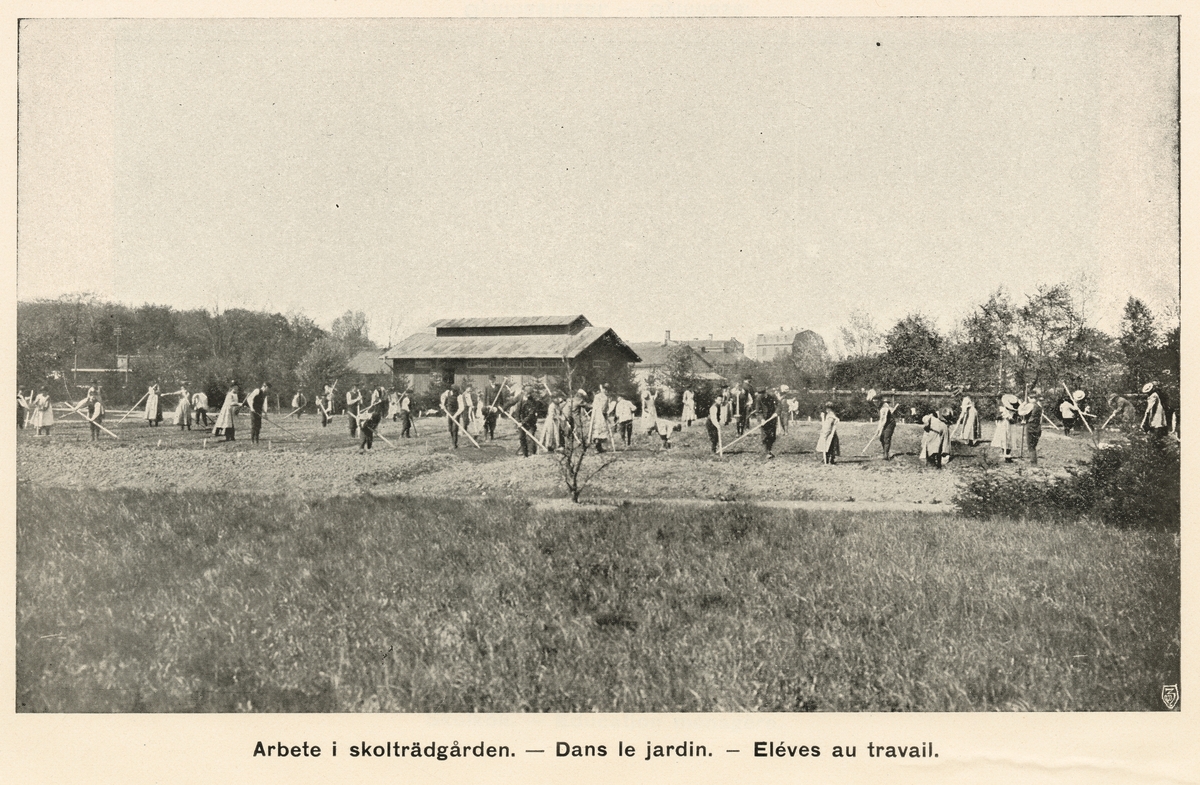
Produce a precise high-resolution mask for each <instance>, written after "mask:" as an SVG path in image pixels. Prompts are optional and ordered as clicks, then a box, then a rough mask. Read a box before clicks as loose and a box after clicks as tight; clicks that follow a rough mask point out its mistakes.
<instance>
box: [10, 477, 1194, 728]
mask: <svg viewBox="0 0 1200 785" xmlns="http://www.w3.org/2000/svg"><path fill="white" fill-rule="evenodd" d="M17 504H18V509H17V606H16V607H17V630H16V637H17V710H18V711H23V712H31V711H33V712H39V711H58V712H63V711H65V712H104V711H172V712H176V711H375V710H381V711H451V712H458V711H467V712H469V711H593V710H595V711H696V710H703V711H708V710H724V711H742V710H762V711H798V710H799V711H809V710H815V711H857V710H871V711H877V710H878V711H882V710H918V711H957V710H992V709H1001V710H1022V709H1029V710H1150V709H1155V708H1159V707H1160V706H1161V703H1160V702H1159V699H1158V695H1159V690H1160V688H1161V685H1162V684H1164V683H1176V682H1177V681H1178V676H1179V634H1180V632H1179V626H1180V609H1179V547H1178V540H1177V538H1176V537H1173V536H1170V535H1156V534H1150V533H1145V532H1136V531H1120V530H1115V529H1110V528H1105V527H1101V526H1098V525H1094V524H1091V523H1087V522H1076V523H1068V524H1058V525H1049V524H1034V523H1028V522H1017V521H1011V520H994V521H968V520H964V519H961V518H958V517H956V516H952V515H946V516H928V515H905V514H900V513H893V514H879V513H876V514H871V515H863V514H856V513H841V512H825V513H815V512H784V511H770V510H763V509H755V508H751V507H746V506H741V505H729V506H726V507H721V508H717V509H683V508H672V507H666V506H645V505H632V506H626V507H619V508H615V509H599V510H581V511H579V512H578V513H562V512H554V513H550V512H539V511H537V510H535V509H533V508H531V507H530V506H529V505H528V504H527V503H524V502H519V501H499V500H489V501H487V502H480V501H469V500H453V499H443V500H429V499H421V500H414V499H407V498H403V497H394V498H375V497H371V496H366V495H362V496H357V497H352V498H349V497H341V498H331V499H326V500H311V501H303V500H294V499H287V498H283V497H271V496H265V495H253V494H223V493H216V494H213V493H203V494H202V493H195V492H176V493H162V492H150V491H141V490H132V489H117V490H95V489H85V490H79V489H69V488H37V487H31V486H30V484H29V483H27V482H21V483H19V485H18V490H17Z"/></svg>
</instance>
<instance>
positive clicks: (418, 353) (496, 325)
mask: <svg viewBox="0 0 1200 785" xmlns="http://www.w3.org/2000/svg"><path fill="white" fill-rule="evenodd" d="M429 327H430V330H431V331H430V332H422V333H416V334H415V335H410V336H409V337H407V338H405V339H404V340H403V341H400V342H399V343H397V344H395V345H394V346H392V347H391V348H389V349H388V350H387V351H386V352H384V355H383V359H384V360H386V361H387V363H388V364H389V366H390V368H391V372H392V374H393V376H401V375H406V376H408V377H409V378H408V379H406V380H404V382H401V383H409V384H412V386H413V389H414V390H415V391H416V392H418V393H420V392H426V391H428V390H430V389H435V390H436V389H441V388H442V387H445V386H448V385H451V384H457V385H459V386H460V387H462V386H465V385H468V384H470V385H473V386H474V387H475V388H476V389H479V388H480V387H483V386H485V385H486V384H487V380H488V377H489V376H496V377H510V378H513V377H515V379H513V380H514V381H515V382H516V383H518V384H520V383H523V382H525V381H529V380H532V379H535V378H539V377H546V376H548V377H554V378H562V377H564V376H565V375H566V374H567V372H568V371H570V372H572V373H574V372H576V371H577V370H581V369H583V368H585V367H586V368H590V369H592V370H603V369H608V368H611V367H612V366H613V365H614V364H617V363H636V362H638V361H640V360H641V358H640V357H639V356H638V354H637V352H635V351H634V350H633V349H631V348H630V347H629V345H628V344H626V343H625V342H624V341H622V340H621V339H620V337H618V336H617V334H616V333H615V332H613V330H611V329H610V328H608V327H594V326H593V325H592V324H591V322H589V321H588V320H587V319H586V318H585V317H584V316H583V315H582V314H576V315H572V316H512V317H490V318H473V319H439V320H438V321H436V322H434V323H433V324H431V325H429Z"/></svg>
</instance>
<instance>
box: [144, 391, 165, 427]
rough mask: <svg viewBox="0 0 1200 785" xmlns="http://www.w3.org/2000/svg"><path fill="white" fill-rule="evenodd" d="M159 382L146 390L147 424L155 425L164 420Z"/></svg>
mask: <svg viewBox="0 0 1200 785" xmlns="http://www.w3.org/2000/svg"><path fill="white" fill-rule="evenodd" d="M158 389H159V388H158V383H157V382H155V383H154V384H152V385H150V387H149V389H147V390H146V424H147V425H149V426H151V427H154V426H156V425H158V424H159V423H160V422H162V405H161V402H160V401H159V395H158Z"/></svg>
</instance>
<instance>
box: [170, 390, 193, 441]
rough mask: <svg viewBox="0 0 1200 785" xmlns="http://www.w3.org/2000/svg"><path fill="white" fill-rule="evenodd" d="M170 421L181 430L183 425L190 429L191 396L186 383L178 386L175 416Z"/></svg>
mask: <svg viewBox="0 0 1200 785" xmlns="http://www.w3.org/2000/svg"><path fill="white" fill-rule="evenodd" d="M171 422H172V423H173V424H174V425H178V426H179V430H181V431H182V430H183V429H184V427H186V428H187V429H188V430H189V431H190V430H191V429H192V396H191V394H190V393H189V392H188V389H187V385H182V386H181V387H180V388H179V403H178V404H177V405H176V406H175V416H174V417H173V418H172V420H171Z"/></svg>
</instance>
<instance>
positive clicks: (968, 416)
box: [950, 395, 983, 447]
mask: <svg viewBox="0 0 1200 785" xmlns="http://www.w3.org/2000/svg"><path fill="white" fill-rule="evenodd" d="M950 437H951V439H953V440H954V441H959V442H966V443H967V444H968V445H970V446H971V447H974V446H975V445H977V444H979V442H980V441H981V440H982V439H983V430H982V429H981V428H980V427H979V412H978V411H977V410H976V409H975V402H974V401H972V400H971V396H969V395H964V396H963V399H962V408H960V409H959V412H958V420H956V421H955V423H954V430H953V431H952V432H951V434H950Z"/></svg>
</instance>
